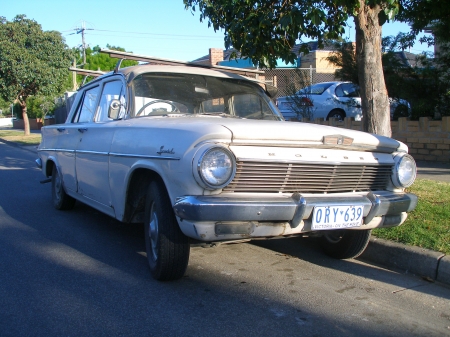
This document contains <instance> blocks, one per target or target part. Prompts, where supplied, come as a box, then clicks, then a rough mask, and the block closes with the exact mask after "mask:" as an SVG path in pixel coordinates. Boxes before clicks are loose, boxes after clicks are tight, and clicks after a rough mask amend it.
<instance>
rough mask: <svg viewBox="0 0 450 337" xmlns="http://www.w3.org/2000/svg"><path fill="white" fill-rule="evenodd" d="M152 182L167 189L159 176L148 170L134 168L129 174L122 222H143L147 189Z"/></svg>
mask: <svg viewBox="0 0 450 337" xmlns="http://www.w3.org/2000/svg"><path fill="white" fill-rule="evenodd" d="M154 180H158V181H160V182H161V183H162V184H163V186H164V187H165V188H166V189H167V187H166V184H165V182H164V179H163V178H162V177H161V175H160V174H159V173H157V172H156V171H154V170H152V169H150V168H136V169H135V170H134V171H133V172H132V173H131V174H130V176H129V179H128V185H127V190H126V198H125V210H124V217H123V222H126V223H141V222H143V219H144V214H145V204H146V197H147V191H148V187H149V185H150V183H151V182H152V181H154Z"/></svg>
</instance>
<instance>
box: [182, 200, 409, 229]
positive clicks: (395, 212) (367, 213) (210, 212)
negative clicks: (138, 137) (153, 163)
mask: <svg viewBox="0 0 450 337" xmlns="http://www.w3.org/2000/svg"><path fill="white" fill-rule="evenodd" d="M417 200H418V199H417V196H416V195H414V194H409V193H392V192H379V193H372V192H370V193H366V194H358V195H352V196H348V194H347V195H343V194H338V195H329V194H328V195H322V196H310V195H301V194H297V193H296V194H293V195H291V196H286V195H275V196H274V195H267V194H265V195H259V196H255V195H252V196H251V195H246V196H239V195H233V194H231V195H230V194H229V195H217V196H185V197H181V198H178V199H177V200H176V202H175V205H174V206H173V208H174V211H175V214H176V216H177V217H178V218H179V219H180V220H181V221H184V220H186V221H187V222H189V223H205V222H209V223H211V222H212V223H225V222H229V223H231V222H238V223H244V222H272V223H283V222H287V223H289V227H290V228H291V229H295V228H297V227H298V226H299V225H300V224H303V227H304V228H303V230H302V232H305V231H308V228H307V227H308V226H306V227H305V226H304V223H305V221H306V220H307V219H310V218H311V216H312V212H313V209H314V207H315V206H328V205H333V206H338V205H354V206H357V205H362V206H363V207H364V225H368V224H370V223H371V222H372V220H374V218H376V217H386V218H391V220H389V221H387V223H386V226H397V225H399V224H401V223H402V222H403V221H404V220H405V218H406V216H405V215H404V214H405V212H410V211H412V210H413V209H414V208H415V207H416V205H417ZM402 214H403V216H402ZM393 218H396V219H400V218H401V219H402V220H401V221H400V220H398V221H397V220H393ZM182 227H183V226H182ZM365 228H367V229H369V228H375V227H370V226H362V227H361V228H359V229H365Z"/></svg>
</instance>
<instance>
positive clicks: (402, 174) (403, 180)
mask: <svg viewBox="0 0 450 337" xmlns="http://www.w3.org/2000/svg"><path fill="white" fill-rule="evenodd" d="M416 173H417V167H416V162H415V161H414V158H413V157H411V156H410V155H409V154H405V155H403V156H401V157H396V158H395V172H394V179H393V183H394V185H395V186H396V187H402V188H405V187H409V186H411V185H412V184H413V182H414V180H415V179H416Z"/></svg>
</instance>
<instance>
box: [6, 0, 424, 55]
mask: <svg viewBox="0 0 450 337" xmlns="http://www.w3.org/2000/svg"><path fill="white" fill-rule="evenodd" d="M0 8H1V10H0V16H4V17H6V19H7V20H8V21H11V20H12V19H13V18H14V17H15V16H16V15H18V14H25V15H26V16H27V17H28V18H29V19H34V20H35V21H37V22H38V23H39V24H41V26H42V29H43V30H45V31H47V30H57V31H59V32H61V33H62V36H63V37H64V38H65V39H66V43H67V45H68V46H69V47H77V46H80V45H81V42H82V36H81V34H77V28H78V29H79V28H81V27H83V26H84V27H85V28H86V30H85V42H86V44H88V45H89V46H90V47H94V46H97V45H98V46H100V47H101V48H106V45H107V44H110V45H112V46H119V47H122V48H125V50H126V51H130V52H133V53H135V54H140V55H148V56H153V57H159V58H167V59H173V60H180V61H192V60H195V59H197V58H200V57H202V56H204V55H207V54H208V52H209V48H224V41H223V31H218V32H214V29H213V28H212V27H208V24H207V23H206V22H203V23H201V22H200V15H199V12H198V11H197V12H195V13H194V15H193V14H192V12H191V11H190V10H185V8H184V4H183V0H128V1H117V0H90V1H86V0H77V1H67V0H39V1H38V0H13V1H11V0H9V1H8V0H0ZM349 24H350V26H351V27H349V28H348V29H347V33H346V37H348V38H349V39H350V40H351V41H354V39H355V32H354V23H353V22H350V23H349ZM408 30H409V28H408V26H407V25H406V24H402V23H398V22H396V23H387V24H385V25H384V26H383V36H388V35H397V33H398V32H400V31H403V32H407V31H408ZM305 42H306V40H305ZM409 51H410V52H412V53H420V52H422V51H431V49H430V48H428V47H427V46H426V45H421V44H420V43H416V45H415V46H414V47H413V48H412V49H410V50H409Z"/></svg>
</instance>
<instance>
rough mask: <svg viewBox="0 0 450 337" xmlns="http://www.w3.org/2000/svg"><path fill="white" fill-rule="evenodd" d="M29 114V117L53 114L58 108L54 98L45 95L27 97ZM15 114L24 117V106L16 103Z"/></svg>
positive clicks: (19, 117)
mask: <svg viewBox="0 0 450 337" xmlns="http://www.w3.org/2000/svg"><path fill="white" fill-rule="evenodd" d="M26 103H27V114H28V117H29V118H44V117H45V116H46V115H52V114H53V111H54V110H55V108H56V105H55V103H54V102H53V99H51V98H50V97H44V96H30V97H28V98H27V101H26ZM13 111H14V115H15V116H16V118H18V119H22V118H23V117H22V108H21V106H20V104H18V103H16V104H15V105H14V107H13Z"/></svg>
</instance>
